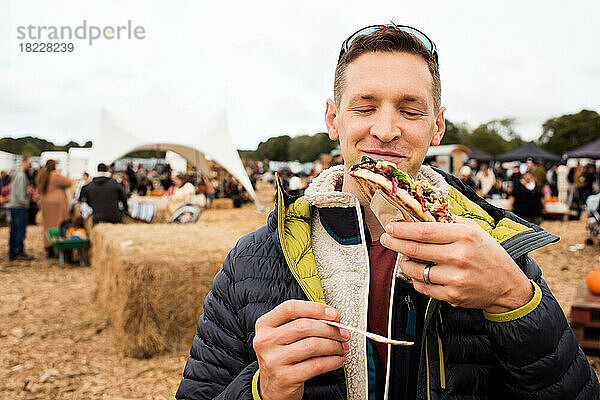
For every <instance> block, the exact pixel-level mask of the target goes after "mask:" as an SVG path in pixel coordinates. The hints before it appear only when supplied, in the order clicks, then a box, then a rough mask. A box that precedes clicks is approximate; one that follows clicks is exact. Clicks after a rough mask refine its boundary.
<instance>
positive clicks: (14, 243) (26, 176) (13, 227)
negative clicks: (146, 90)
mask: <svg viewBox="0 0 600 400" xmlns="http://www.w3.org/2000/svg"><path fill="white" fill-rule="evenodd" d="M254 182H255V180H254ZM71 188H73V191H72V192H71V191H70V189H71ZM147 195H158V196H168V198H169V205H168V210H169V211H170V212H171V213H174V212H175V211H176V210H177V209H179V208H180V207H182V206H184V205H186V204H190V203H192V201H193V199H194V198H195V197H199V198H200V199H201V200H202V201H201V204H202V205H203V207H204V208H210V206H211V203H212V201H213V200H214V199H215V198H221V197H228V198H231V199H232V200H233V203H234V206H240V205H241V204H242V203H243V202H245V201H250V198H249V196H248V194H247V192H246V191H245V189H244V188H243V187H242V185H240V184H239V183H238V181H237V180H236V179H235V178H232V177H229V178H225V179H223V180H221V181H219V180H218V179H217V177H216V176H213V177H206V176H204V175H202V174H201V173H199V172H198V171H197V170H196V169H193V170H192V171H190V172H189V173H178V174H175V175H173V171H172V169H171V166H170V165H169V164H156V165H155V167H154V168H152V169H144V168H143V166H142V164H138V165H137V168H134V165H133V162H131V161H130V162H128V163H127V164H126V165H125V166H124V167H123V168H122V169H121V170H116V169H115V165H114V164H112V165H106V164H103V163H101V164H99V165H98V166H97V170H96V171H95V173H94V177H93V178H91V177H90V174H89V173H87V172H84V173H83V176H82V178H81V179H79V180H72V179H70V178H68V177H66V176H63V175H62V174H60V172H59V171H58V170H57V163H56V161H55V160H48V161H46V163H45V165H44V166H42V167H41V168H38V169H34V168H33V166H32V158H31V157H29V156H23V157H22V161H21V163H20V164H19V167H18V168H17V169H15V170H14V171H11V172H10V173H9V172H7V171H2V172H1V175H0V215H1V216H3V217H4V219H5V220H10V235H9V236H10V237H9V260H32V259H33V257H32V256H31V255H30V254H27V253H26V252H25V246H24V241H25V237H26V229H27V225H35V224H36V216H37V214H38V212H39V211H40V210H41V214H42V223H43V230H42V234H43V241H44V248H45V252H46V255H47V257H49V258H53V257H57V256H58V254H56V252H55V249H54V247H53V245H52V243H50V241H49V239H48V238H47V236H46V232H47V231H48V230H50V229H52V228H56V227H61V232H62V231H63V230H64V233H65V239H70V238H71V237H73V238H75V237H77V238H79V239H81V238H82V236H83V235H82V230H83V231H85V228H84V225H83V223H82V222H81V221H80V218H81V216H82V215H84V216H85V217H87V216H88V215H90V214H91V218H92V223H93V224H97V223H100V222H108V223H121V222H122V219H123V216H124V215H126V214H127V213H128V199H130V198H132V196H147ZM69 228H72V229H71V231H69ZM69 232H71V233H72V234H69ZM86 237H87V236H86Z"/></svg>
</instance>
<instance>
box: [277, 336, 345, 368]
mask: <svg viewBox="0 0 600 400" xmlns="http://www.w3.org/2000/svg"><path fill="white" fill-rule="evenodd" d="M348 349H349V345H348V343H341V342H338V341H337V340H331V339H325V338H320V337H309V338H305V339H302V340H298V341H297V342H294V343H292V344H289V345H286V346H284V349H283V351H282V352H281V357H282V359H281V362H282V363H283V364H284V365H285V364H295V363H299V362H302V361H304V360H308V359H309V358H313V357H324V356H344V355H346V354H347V353H348Z"/></svg>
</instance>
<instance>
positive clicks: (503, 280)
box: [381, 216, 533, 314]
mask: <svg viewBox="0 0 600 400" xmlns="http://www.w3.org/2000/svg"><path fill="white" fill-rule="evenodd" d="M454 219H455V221H456V223H453V224H446V223H438V222H392V223H390V224H389V225H388V226H386V233H384V234H383V235H381V244H382V245H384V246H385V247H387V248H389V249H391V250H394V251H396V252H398V253H401V254H403V255H405V256H407V257H408V258H409V259H410V260H407V259H406V258H405V259H404V261H402V262H401V264H400V265H399V267H400V269H401V270H402V272H404V273H405V274H406V275H408V276H410V277H411V278H412V280H413V286H414V288H415V290H417V291H419V292H421V293H423V294H424V295H426V296H429V297H433V298H435V299H438V300H442V301H446V302H448V303H450V304H451V305H453V306H460V307H465V308H479V309H483V310H485V311H487V312H489V313H494V314H497V313H502V312H507V311H511V310H514V309H517V308H519V307H521V306H523V305H525V304H527V303H528V302H529V301H530V300H531V298H532V295H533V290H532V286H531V283H530V282H529V279H528V278H527V277H526V276H525V274H524V273H523V271H521V269H520V268H519V267H518V266H517V264H516V263H515V262H514V261H513V259H512V258H511V257H510V256H509V255H508V253H507V252H506V251H505V250H504V249H503V248H502V246H500V244H499V243H498V242H496V240H494V238H493V237H492V236H490V235H489V234H488V233H487V232H485V231H484V230H483V229H482V228H481V227H480V226H479V225H477V223H476V222H475V221H473V220H470V219H467V218H461V217H456V216H455V217H454ZM417 260H418V261H417ZM427 265H430V266H431V267H430V270H429V281H430V282H431V283H430V284H426V283H425V281H424V276H423V271H424V269H425V267H427Z"/></svg>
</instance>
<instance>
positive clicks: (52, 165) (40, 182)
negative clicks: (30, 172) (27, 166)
mask: <svg viewBox="0 0 600 400" xmlns="http://www.w3.org/2000/svg"><path fill="white" fill-rule="evenodd" d="M70 187H71V180H70V179H69V178H67V177H65V176H62V175H61V174H59V173H58V171H56V161H54V160H48V161H47V162H46V165H45V166H44V167H43V168H42V169H41V170H40V172H39V173H38V177H37V188H38V192H39V195H40V208H41V210H42V219H43V223H44V230H43V235H44V247H45V248H46V253H47V256H48V258H50V257H54V248H53V247H52V245H51V244H50V242H49V241H48V238H47V237H46V231H47V230H48V229H52V228H56V227H57V226H59V225H60V223H61V222H62V221H64V220H65V219H67V218H69V202H68V200H67V193H66V192H65V190H66V189H68V188H70Z"/></svg>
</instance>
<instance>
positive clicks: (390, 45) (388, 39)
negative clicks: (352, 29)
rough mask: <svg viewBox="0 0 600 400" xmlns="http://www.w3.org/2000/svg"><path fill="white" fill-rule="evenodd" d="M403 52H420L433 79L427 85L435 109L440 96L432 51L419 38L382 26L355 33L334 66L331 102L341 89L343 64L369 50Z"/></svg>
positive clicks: (336, 99) (439, 101)
mask: <svg viewBox="0 0 600 400" xmlns="http://www.w3.org/2000/svg"><path fill="white" fill-rule="evenodd" d="M377 51H382V52H395V51H397V52H404V53H409V54H416V55H418V56H421V57H422V58H423V59H424V60H425V62H426V63H427V67H428V68H429V72H430V73H431V77H432V80H433V85H432V88H431V91H432V94H433V107H434V110H436V111H437V110H439V108H440V105H441V98H442V84H441V81H440V69H439V67H438V64H437V61H436V59H435V57H434V55H433V54H432V53H431V52H430V51H429V50H428V49H427V48H426V47H425V46H424V45H423V44H422V43H421V41H420V40H419V39H417V38H416V37H414V36H413V35H411V34H410V33H408V32H404V31H401V30H398V29H396V28H394V27H393V26H385V27H382V28H381V29H378V30H376V31H375V32H373V33H369V34H366V35H361V36H358V37H356V38H355V39H354V41H353V42H352V45H351V46H350V48H349V49H348V51H347V52H346V53H344V54H343V55H342V56H341V57H340V59H339V61H338V63H337V66H336V67H335V78H334V83H333V97H334V100H335V104H336V105H337V106H338V107H339V105H340V103H341V99H342V93H343V92H344V88H345V85H346V81H345V79H346V76H345V74H346V67H347V66H348V65H349V64H350V63H352V61H354V60H356V59H357V58H358V57H359V56H361V55H362V54H365V53H369V52H373V53H374V52H377Z"/></svg>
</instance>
